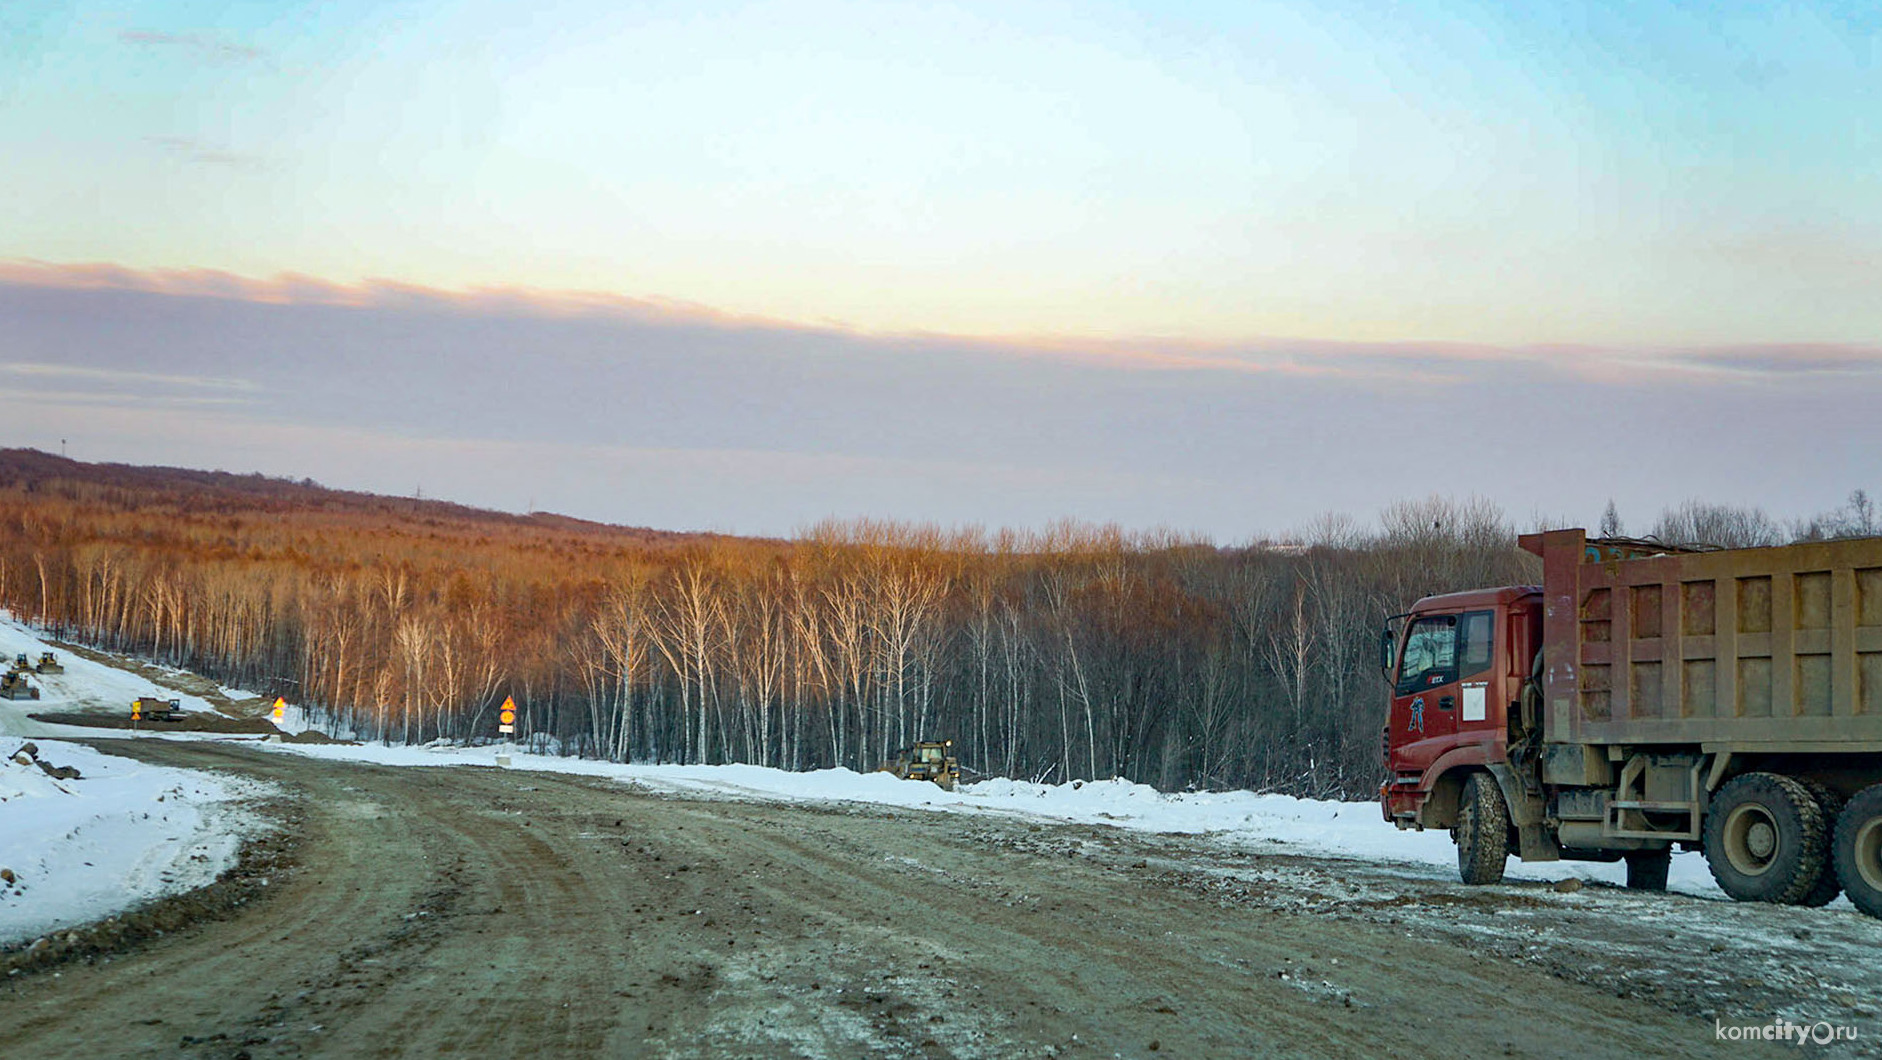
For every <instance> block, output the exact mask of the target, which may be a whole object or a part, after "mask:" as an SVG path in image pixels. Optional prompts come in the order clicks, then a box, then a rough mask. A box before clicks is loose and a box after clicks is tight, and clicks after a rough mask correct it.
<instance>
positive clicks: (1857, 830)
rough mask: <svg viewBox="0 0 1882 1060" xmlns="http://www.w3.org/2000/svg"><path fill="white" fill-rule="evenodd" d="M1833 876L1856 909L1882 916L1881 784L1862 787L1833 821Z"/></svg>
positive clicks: (1871, 914)
mask: <svg viewBox="0 0 1882 1060" xmlns="http://www.w3.org/2000/svg"><path fill="white" fill-rule="evenodd" d="M1834 846H1835V860H1836V877H1837V879H1838V880H1839V881H1841V883H1842V885H1843V893H1844V894H1847V895H1849V900H1850V901H1851V902H1854V903H1855V904H1856V908H1858V909H1860V910H1862V911H1863V912H1865V913H1867V914H1869V915H1870V916H1875V917H1882V784H1877V785H1875V786H1874V787H1869V788H1864V789H1863V790H1862V791H1860V792H1858V793H1857V794H1856V797H1855V798H1853V799H1851V800H1849V805H1848V806H1845V807H1843V813H1842V815H1841V816H1840V817H1838V818H1837V821H1836V841H1835V844H1834Z"/></svg>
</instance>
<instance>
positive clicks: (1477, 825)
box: [1451, 773, 1510, 884]
mask: <svg viewBox="0 0 1882 1060" xmlns="http://www.w3.org/2000/svg"><path fill="white" fill-rule="evenodd" d="M1451 840H1452V841H1453V842H1455V843H1456V844H1457V874H1458V875H1459V876H1461V877H1462V878H1463V880H1464V882H1465V883H1471V884H1483V883H1501V882H1503V866H1504V863H1505V862H1507V861H1508V860H1509V854H1510V814H1509V809H1508V808H1507V807H1505V806H1504V805H1503V792H1502V791H1501V790H1499V789H1498V788H1497V785H1496V778H1495V777H1493V776H1491V775H1490V774H1488V773H1472V774H1471V775H1470V779H1469V780H1468V781H1466V782H1465V783H1464V796H1463V800H1462V803H1461V804H1460V805H1459V806H1458V808H1457V827H1455V828H1453V829H1451Z"/></svg>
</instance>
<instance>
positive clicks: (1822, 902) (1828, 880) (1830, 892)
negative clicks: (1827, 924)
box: [1797, 779, 1843, 909]
mask: <svg viewBox="0 0 1882 1060" xmlns="http://www.w3.org/2000/svg"><path fill="white" fill-rule="evenodd" d="M1799 783H1801V784H1802V785H1803V786H1804V787H1806V788H1808V789H1810V795H1811V797H1812V798H1814V799H1816V800H1817V808H1818V809H1820V810H1822V811H1823V835H1824V837H1825V839H1826V840H1829V841H1832V845H1834V843H1833V841H1834V838H1835V836H1836V822H1837V819H1838V818H1839V817H1841V816H1842V813H1843V797H1842V796H1841V795H1838V794H1837V793H1836V792H1835V791H1833V790H1831V788H1830V786H1829V785H1827V784H1824V783H1822V782H1820V781H1815V780H1808V779H1805V780H1800V781H1799ZM1831 855H1832V856H1831V858H1830V860H1829V861H1828V862H1826V863H1825V864H1824V866H1823V875H1822V876H1821V877H1819V878H1818V879H1817V885H1816V886H1815V887H1813V888H1811V890H1810V893H1809V894H1806V895H1804V896H1803V898H1801V899H1800V900H1798V902H1797V904H1798V905H1801V906H1806V907H1808V908H1811V909H1820V908H1822V907H1823V906H1826V905H1829V904H1830V903H1831V902H1834V901H1836V896H1837V895H1839V894H1842V893H1843V884H1842V881H1841V880H1839V879H1838V878H1837V874H1836V863H1835V856H1834V855H1835V851H1834V850H1832V851H1831Z"/></svg>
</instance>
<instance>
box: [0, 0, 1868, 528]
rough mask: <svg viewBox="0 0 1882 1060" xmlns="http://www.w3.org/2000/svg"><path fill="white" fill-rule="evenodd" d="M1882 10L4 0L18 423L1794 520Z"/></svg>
mask: <svg viewBox="0 0 1882 1060" xmlns="http://www.w3.org/2000/svg"><path fill="white" fill-rule="evenodd" d="M1877 10H1878V9H1876V8H1874V7H1873V6H1872V5H1866V4H1864V5H1858V4H1854V3H1849V4H1719V3H1709V4H1699V3H1685V4H1669V3H1655V2H1630V3H1623V2H1614V3H1575V4H1549V5H1509V4H1501V3H1488V2H1485V3H1435V2H1408V3H1398V4H1391V5H1386V4H1379V3H1342V2H1338V0H1319V2H1311V3H1309V2H1299V3H1293V2H1252V3H1197V4H1168V3H1160V4H1129V3H1077V4H1073V3H1035V2H1026V0H1009V2H1004V3H997V4H995V3H987V4H966V3H963V4H904V3H866V4H865V3H841V2H835V0H819V2H802V3H749V4H723V3H722V4H715V3H700V2H696V3H643V4H635V5H623V4H619V3H609V2H600V0H559V2H558V0H550V2H546V3H535V4H530V5H519V4H514V3H497V2H494V0H479V2H447V0H411V2H403V3H399V2H392V3H386V2H374V3H365V2H338V3H334V2H320V3H313V2H309V3H301V4H292V3H275V4H268V3H240V4H236V3H188V2H161V3H160V2H137V0H115V2H111V3H96V4H94V3H43V2H32V3H25V4H6V5H0V148H3V152H4V153H3V154H0V373H5V376H6V379H7V380H9V381H10V384H11V385H8V386H5V387H0V414H4V415H5V416H6V422H7V423H8V425H9V434H10V436H12V437H13V438H15V439H16V440H18V441H19V442H21V443H23V444H33V445H39V446H40V447H42V448H49V447H54V446H56V443H57V440H58V439H59V438H71V439H75V440H76V442H75V446H74V454H73V455H81V456H84V457H86V458H87V459H108V460H133V461H137V460H146V459H161V460H167V461H170V462H176V463H186V464H192V465H201V466H222V467H228V468H230V469H233V470H249V469H251V468H253V469H259V470H264V471H267V472H269V473H274V474H286V475H291V476H294V477H299V476H300V475H303V474H311V475H314V476H316V477H319V478H322V479H324V480H327V481H329V482H332V483H333V484H336V485H344V486H359V487H363V488H373V489H390V490H393V491H395V492H402V491H405V490H408V489H409V488H410V487H411V486H412V485H414V484H417V483H419V482H424V483H428V484H429V485H428V486H427V492H430V493H437V494H440V495H446V496H457V497H459V499H463V500H467V501H471V502H474V503H488V504H494V505H497V506H500V507H510V508H516V507H522V506H524V505H525V504H527V503H528V501H529V500H530V499H531V498H532V497H533V498H534V499H535V500H536V501H537V503H538V504H539V505H542V506H545V507H557V508H560V509H562V510H566V511H570V512H571V513H573V514H578V515H587V516H593V517H600V518H607V519H617V520H622V521H627V522H638V523H649V524H654V525H667V526H709V527H718V528H726V529H736V530H747V531H758V532H770V533H778V532H787V531H789V530H790V529H791V528H793V527H795V526H799V525H803V524H804V523H807V522H810V521H814V520H815V519H817V518H820V517H822V516H824V515H827V514H832V513H841V514H870V515H881V516H890V517H897V516H900V517H919V518H932V519H938V520H941V521H944V522H950V521H979V522H988V523H1029V524H1037V523H1039V522H1041V521H1044V520H1048V519H1050V518H1053V517H1054V516H1056V515H1076V516H1080V517H1084V518H1093V519H1115V520H1118V521H1120V522H1124V523H1127V524H1130V525H1135V526H1148V525H1158V524H1168V525H1173V526H1177V527H1185V528H1193V529H1200V530H1204V531H1207V532H1210V533H1213V534H1216V535H1218V536H1220V537H1223V538H1226V539H1236V538H1240V537H1245V536H1247V535H1248V534H1249V533H1254V532H1261V531H1273V530H1279V529H1284V528H1285V527H1287V526H1289V525H1293V524H1295V523H1298V522H1300V521H1303V520H1305V519H1307V518H1310V517H1311V516H1312V515H1313V514H1315V513H1317V512H1320V511H1323V510H1327V509H1343V510H1347V511H1351V512H1354V513H1356V514H1361V515H1364V514H1366V513H1367V512H1369V511H1370V510H1372V509H1374V508H1376V507H1377V506H1378V505H1380V504H1383V503H1386V502H1388V501H1391V500H1394V499H1398V498H1401V497H1410V496H1419V495H1422V494H1424V493H1427V492H1433V491H1437V492H1454V493H1467V492H1482V493H1485V494H1487V495H1489V496H1491V497H1492V498H1493V499H1496V500H1499V501H1501V502H1502V503H1504V505H1505V507H1506V508H1508V509H1510V510H1511V511H1512V512H1515V513H1519V514H1521V513H1528V512H1531V511H1544V512H1552V513H1562V514H1566V515H1571V516H1574V517H1577V518H1582V519H1593V518H1596V517H1597V516H1598V513H1599V511H1600V506H1601V505H1602V503H1604V501H1605V500H1606V498H1607V497H1609V496H1615V497H1617V498H1618V499H1619V500H1620V501H1621V503H1622V506H1623V510H1624V512H1631V513H1639V514H1640V515H1641V516H1642V517H1643V518H1644V517H1646V516H1648V515H1650V514H1651V513H1650V511H1647V509H1653V508H1656V507H1657V506H1658V505H1661V504H1669V503H1676V502H1678V501H1680V500H1683V499H1685V498H1686V497H1688V496H1694V495H1703V496H1706V497H1708V498H1711V499H1717V500H1727V501H1735V502H1745V503H1756V504H1764V505H1767V506H1769V507H1771V508H1773V509H1774V510H1776V511H1779V512H1783V513H1786V514H1802V513H1804V512H1807V511H1811V510H1816V509H1820V508H1827V507H1829V506H1832V505H1834V504H1835V503H1836V502H1837V501H1838V500H1840V499H1841V497H1842V496H1844V495H1845V494H1846V493H1847V491H1848V490H1849V489H1850V488H1852V487H1854V486H1868V487H1870V488H1871V489H1873V488H1875V486H1876V483H1875V482H1874V481H1864V480H1865V479H1873V477H1874V476H1873V472H1874V469H1875V461H1874V459H1873V454H1874V453H1875V452H1877V451H1882V435H1877V434H1876V431H1877V430H1882V427H1878V428H1873V429H1872V428H1871V427H1870V426H1869V423H1868V421H1869V419H1870V418H1871V417H1867V416H1866V413H1864V412H1863V410H1864V409H1873V408H1874V407H1875V402H1876V401H1877V400H1882V296H1879V295H1878V291H1882V15H1878V14H1877V13H1876V11H1877ZM81 266H86V267H81ZM91 266H103V267H104V268H96V267H91ZM188 270H210V271H209V272H205V273H192V272H189V271H188ZM284 274H292V276H295V277H310V278H312V279H311V280H301V279H294V280H291V281H289V282H282V281H280V280H278V279H277V278H278V277H281V276H283V275H284ZM367 281H374V282H370V283H368V282H367ZM380 281H383V282H380ZM323 283H324V284H328V285H331V286H326V287H323V286H321V284H323ZM362 284H364V285H363V286H362ZM388 284H390V285H393V286H388ZM398 285H404V286H403V288H400V287H398ZM484 288H501V289H505V290H507V291H508V292H509V293H508V294H506V295H504V296H502V297H500V298H494V299H492V298H486V297H484V296H480V295H475V294H474V293H466V292H475V291H477V290H479V289H484ZM569 291H588V292H599V293H600V296H599V298H598V299H594V298H591V299H589V301H588V303H587V305H588V308H586V309H579V310H578V309H575V308H572V306H574V304H575V303H574V302H573V301H572V300H571V299H570V298H569V297H568V296H567V295H566V294H565V293H560V292H569ZM610 298H614V299H622V300H625V301H616V302H609V301H608V299H610ZM597 305H599V306H600V308H599V309H597V308H596V306H597ZM662 306H665V307H667V308H665V309H661V308H660V307H662ZM674 306H678V307H679V308H678V309H675V308H673V307H674ZM663 314H664V315H663ZM728 320H732V321H736V322H737V323H734V324H728V323H727V321H728ZM160 325H161V326H160ZM578 325H579V326H578ZM564 344H573V345H564ZM454 349H456V350H461V351H462V352H461V353H449V352H448V351H451V350H454ZM467 364H468V365H474V366H475V368H476V373H475V374H474V375H466V374H465V371H466V370H465V367H464V366H465V365H467ZM80 369H82V370H80ZM62 373H63V374H62ZM179 378H182V379H201V378H207V379H211V380H214V381H218V382H217V383H216V384H215V385H208V386H207V388H206V389H204V388H203V387H202V386H198V385H196V384H188V385H184V384H180V383H177V382H176V380H177V379H179ZM164 380H169V381H168V382H165V381H164ZM493 380H499V381H501V385H498V384H497V383H495V382H492V381H493ZM761 383H762V385H760V384H761ZM221 384H229V385H221ZM179 387H181V389H178V388H179ZM349 393H350V394H355V395H360V396H361V400H360V401H359V402H358V404H357V406H355V407H347V406H345V405H344V404H343V403H342V401H341V398H340V395H344V394H349ZM562 409H567V412H566V414H564V413H563V412H561V411H559V410H562ZM1434 423H1435V424H1440V425H1443V426H1445V427H1446V428H1447V429H1454V430H1456V431H1458V432H1460V433H1459V434H1458V439H1457V444H1458V445H1460V446H1462V447H1463V449H1462V450H1461V451H1462V452H1463V453H1464V454H1465V456H1467V457H1468V459H1469V460H1470V461H1471V462H1472V463H1471V466H1470V474H1469V475H1468V476H1460V475H1459V474H1457V473H1456V470H1455V465H1454V464H1444V465H1439V466H1432V467H1407V466H1404V465H1403V464H1401V463H1400V462H1398V461H1397V460H1395V459H1394V457H1395V455H1396V454H1397V453H1398V452H1399V450H1400V449H1401V448H1402V445H1401V443H1400V442H1399V441H1398V439H1400V438H1402V437H1405V436H1408V432H1412V431H1414V430H1420V429H1428V428H1429V427H1430V425H1432V424H1434ZM1831 424H1835V425H1837V426H1836V427H1835V428H1834V429H1831V426H1830V425H1831ZM1542 431H1546V432H1547V434H1546V437H1547V439H1549V441H1550V442H1551V445H1553V446H1554V448H1546V447H1544V446H1543V445H1542V441H1543V438H1544V437H1545V435H1544V434H1541V433H1539V432H1542ZM1642 452H1647V453H1653V454H1656V460H1655V461H1647V462H1643V461H1641V460H1639V459H1637V458H1636V457H1635V456H1634V455H1633V454H1639V453H1642ZM1590 453H1593V454H1599V456H1596V457H1591V456H1589V455H1588V454H1590ZM551 468H552V470H551ZM1674 468H1677V469H1678V470H1677V472H1675V471H1674V470H1673V469H1674ZM1466 478H1467V479H1468V481H1464V479H1466ZM451 484H456V485H455V486H453V485H451Z"/></svg>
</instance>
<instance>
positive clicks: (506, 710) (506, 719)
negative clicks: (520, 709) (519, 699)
mask: <svg viewBox="0 0 1882 1060" xmlns="http://www.w3.org/2000/svg"><path fill="white" fill-rule="evenodd" d="M497 722H498V724H497V731H498V732H500V733H513V732H515V731H516V700H515V699H512V698H511V697H509V696H504V697H503V709H502V710H500V711H498V712H497Z"/></svg>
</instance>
